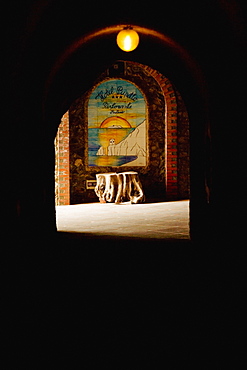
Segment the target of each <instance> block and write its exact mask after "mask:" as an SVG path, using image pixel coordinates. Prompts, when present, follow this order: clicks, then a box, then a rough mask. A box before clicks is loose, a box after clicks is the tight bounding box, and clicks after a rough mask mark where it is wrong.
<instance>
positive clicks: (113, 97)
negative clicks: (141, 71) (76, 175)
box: [88, 79, 147, 166]
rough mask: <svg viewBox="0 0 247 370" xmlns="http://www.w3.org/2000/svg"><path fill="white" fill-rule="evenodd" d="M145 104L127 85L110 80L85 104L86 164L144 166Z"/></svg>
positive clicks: (118, 80) (125, 82)
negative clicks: (86, 131) (86, 127)
mask: <svg viewBox="0 0 247 370" xmlns="http://www.w3.org/2000/svg"><path fill="white" fill-rule="evenodd" d="M146 147H147V143H146V102H145V99H144V96H143V94H142V92H141V91H140V90H139V89H138V88H137V87H136V86H135V85H134V84H132V83H131V82H129V81H126V80H120V79H111V80H106V81H104V82H102V83H101V84H100V85H98V86H97V87H96V88H95V89H94V90H93V92H92V94H91V96H90V98H89V102H88V165H89V166H146V164H147V153H146V152H147V149H146Z"/></svg>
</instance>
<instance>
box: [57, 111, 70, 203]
mask: <svg viewBox="0 0 247 370" xmlns="http://www.w3.org/2000/svg"><path fill="white" fill-rule="evenodd" d="M55 151H56V167H55V199H56V205H57V206H60V205H68V204H70V190H69V189H70V174H69V113H68V112H66V113H65V114H64V115H63V117H62V119H61V123H60V125H59V127H58V131H57V136H56V139H55Z"/></svg>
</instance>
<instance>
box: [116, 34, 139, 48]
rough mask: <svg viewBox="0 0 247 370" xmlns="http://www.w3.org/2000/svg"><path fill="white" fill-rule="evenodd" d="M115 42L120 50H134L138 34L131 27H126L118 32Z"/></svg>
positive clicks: (137, 42) (137, 41)
mask: <svg viewBox="0 0 247 370" xmlns="http://www.w3.org/2000/svg"><path fill="white" fill-rule="evenodd" d="M117 44H118V46H119V48H120V49H121V50H124V51H127V52H128V51H132V50H135V49H136V48H137V46H138V44H139V35H138V33H137V32H136V31H134V30H133V29H131V28H126V29H124V30H122V31H120V32H119V33H118V35H117Z"/></svg>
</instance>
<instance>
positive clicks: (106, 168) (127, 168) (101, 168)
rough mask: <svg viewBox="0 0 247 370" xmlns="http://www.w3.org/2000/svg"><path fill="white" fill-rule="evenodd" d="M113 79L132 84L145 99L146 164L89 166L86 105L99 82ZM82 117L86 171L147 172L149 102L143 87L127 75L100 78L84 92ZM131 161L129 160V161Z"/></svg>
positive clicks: (148, 155) (148, 156)
mask: <svg viewBox="0 0 247 370" xmlns="http://www.w3.org/2000/svg"><path fill="white" fill-rule="evenodd" d="M111 80H112V81H114V80H122V81H127V82H129V83H130V84H132V85H134V86H135V87H136V88H137V89H138V90H139V91H140V92H141V94H142V96H143V98H144V101H145V107H146V118H145V120H146V164H145V165H144V166H131V164H130V165H124V166H117V165H116V166H114V165H111V166H97V165H95V166H90V165H89V163H88V154H89V143H88V125H89V117H88V105H89V100H90V97H91V95H92V93H93V91H94V90H95V89H97V87H98V86H100V85H101V84H103V83H104V82H106V81H111ZM84 117H85V120H86V122H85V123H86V124H85V126H84V128H85V131H84V137H85V148H84V154H85V169H86V170H87V171H90V172H95V173H99V172H110V171H112V169H113V170H114V172H123V171H130V170H136V171H138V172H141V173H146V172H148V168H149V158H150V153H149V152H150V150H149V103H148V99H147V97H146V94H145V92H144V91H143V89H142V88H141V87H140V86H139V85H138V84H136V83H135V82H134V81H132V80H131V79H129V78H128V77H127V76H126V78H125V76H124V77H122V76H121V77H120V76H114V77H105V78H103V79H101V80H100V81H98V82H97V83H95V84H94V86H93V87H92V88H91V89H90V90H88V91H87V93H86V96H85V105H84ZM130 163H131V162H130ZM116 169H119V171H116Z"/></svg>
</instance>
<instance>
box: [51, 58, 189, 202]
mask: <svg viewBox="0 0 247 370" xmlns="http://www.w3.org/2000/svg"><path fill="white" fill-rule="evenodd" d="M111 69H112V67H109V68H108V69H107V70H106V72H104V73H103V74H102V75H101V76H100V77H99V79H98V80H97V81H96V84H97V83H99V81H101V80H104V78H106V77H108V78H110V77H109V76H110V75H111V72H109V71H111ZM116 70H118V71H119V70H121V71H122V72H121V73H120V74H119V72H118V73H117V72H116ZM113 74H114V75H116V76H117V75H119V76H120V77H121V78H123V75H124V78H127V79H129V80H132V81H134V82H135V83H137V85H138V83H139V84H141V85H142V88H143V90H144V92H146V96H147V101H148V106H149V108H148V109H149V121H150V125H151V126H152V124H154V122H155V124H156V126H157V124H158V121H159V120H161V121H163V122H161V123H160V127H159V130H158V133H157V134H156V137H155V136H154V135H153V134H152V133H149V135H150V139H149V140H148V141H149V150H148V151H149V153H150V165H152V163H153V164H154V167H155V166H156V167H158V166H160V167H161V170H160V173H159V174H158V177H157V179H156V178H155V175H154V174H152V182H154V181H156V182H157V183H158V182H159V181H162V182H163V185H164V191H163V194H162V198H160V199H162V200H177V199H188V198H189V188H190V186H189V182H190V179H189V119H188V113H187V110H186V107H185V104H184V102H183V99H182V97H181V95H180V93H179V92H178V91H177V90H176V89H175V87H174V86H173V84H172V82H171V81H170V80H169V79H168V78H167V77H165V76H163V75H162V74H161V73H160V72H158V71H156V70H154V69H153V68H151V67H149V66H146V65H143V64H140V63H136V62H126V61H120V62H116V63H115V64H114V69H113ZM150 94H151V97H150ZM155 94H156V95H157V96H155V98H153V97H154V95H155ZM159 94H160V95H159ZM161 95H162V97H163V99H164V102H162V101H161V99H160V96H161ZM87 99H88V94H84V96H82V97H80V98H78V99H77V102H75V103H74V104H72V106H73V107H72V108H71V109H70V114H69V111H67V112H66V113H65V114H64V115H63V117H62V120H61V124H60V125H59V128H58V132H57V136H56V140H55V148H56V171H55V179H56V204H57V205H67V204H70V203H71V204H74V203H83V202H90V201H95V200H96V198H95V194H94V192H93V189H91V187H90V186H88V183H89V182H90V180H92V181H93V180H94V179H95V173H97V172H99V171H100V172H102V171H103V172H104V171H106V172H107V171H109V170H110V171H112V169H111V168H110V169H109V168H108V169H103V170H102V169H96V172H95V171H88V169H86V165H85V158H83V154H81V153H80V154H81V155H78V153H73V144H72V152H71V151H70V145H69V140H70V139H69V132H70V131H71V133H72V136H73V140H72V141H73V142H74V141H75V138H78V136H82V135H83V134H81V132H84V133H85V130H84V126H85V125H86V124H87V122H86V120H87V119H86V117H85V119H84V120H82V121H81V122H78V118H77V117H78V116H81V112H85V109H84V108H83V107H85V106H86V105H87V104H88V100H87ZM75 110H78V112H77V113H76V117H75V114H73V111H75ZM162 111H163V112H162ZM162 114H163V115H162ZM74 121H77V122H76V127H77V128H76V129H73V126H74V125H75V123H74ZM162 124H164V126H163V127H162ZM78 125H81V127H80V130H78ZM75 130H77V131H75ZM83 130H84V131H83ZM74 131H75V132H74ZM160 135H161V136H162V140H164V143H163V144H162V143H158V141H159V136H160ZM151 137H152V140H151ZM85 138H86V134H85ZM85 138H84V139H83V140H82V139H81V138H80V140H79V139H78V144H79V145H81V147H82V146H84V147H86V146H87V145H88V143H87V140H85ZM162 140H161V141H162ZM79 142H80V143H79ZM157 143H158V144H159V145H158V146H162V145H163V147H164V148H163V153H162V151H161V152H160V151H159V150H158V146H157V145H156V144H157ZM81 149H82V150H83V148H81ZM84 149H85V148H84ZM157 157H161V162H163V163H162V164H160V165H159V162H158V161H157ZM156 162H157V163H156ZM130 169H131V170H133V168H131V167H130ZM146 172H147V171H146ZM140 173H141V174H145V170H143V169H142V168H141V169H140ZM143 176H144V175H143ZM143 180H144V182H145V179H143ZM146 182H147V188H148V187H149V186H148V180H147V181H146ZM75 183H76V185H75ZM153 192H156V193H157V189H155V190H153ZM151 198H152V196H151Z"/></svg>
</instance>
